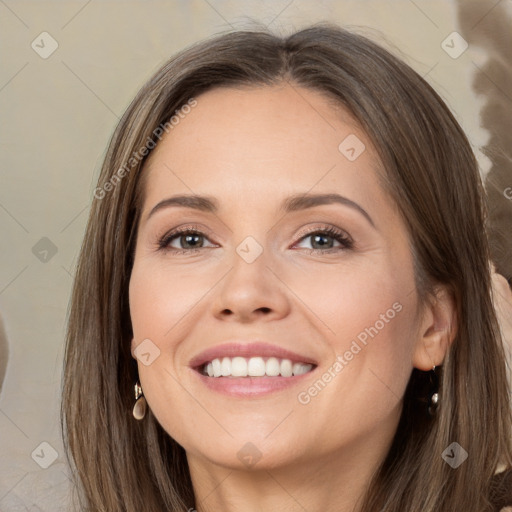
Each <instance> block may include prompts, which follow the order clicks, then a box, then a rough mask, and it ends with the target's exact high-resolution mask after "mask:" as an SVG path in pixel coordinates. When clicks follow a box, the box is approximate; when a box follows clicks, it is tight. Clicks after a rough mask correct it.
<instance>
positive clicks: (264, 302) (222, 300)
mask: <svg viewBox="0 0 512 512" xmlns="http://www.w3.org/2000/svg"><path fill="white" fill-rule="evenodd" d="M268 260H269V258H267V257H266V253H265V251H263V253H262V254H261V255H260V256H259V257H258V258H257V259H256V260H255V261H253V262H252V263H248V262H247V261H245V260H244V259H243V258H242V257H240V256H239V255H238V254H237V253H235V255H234V257H233V260H232V266H231V269H230V270H229V271H228V272H227V273H226V274H225V276H224V277H223V278H222V280H221V282H220V283H219V284H218V286H217V287H216V291H215V297H214V299H213V302H212V307H213V314H214V316H215V317H216V318H218V319H221V320H224V321H226V320H230V321H233V322H239V323H250V322H253V321H256V320H259V321H261V320H265V321H271V320H276V319H279V318H283V317H285V316H286V315H288V313H289V310H290V300H289V293H290V292H289V290H288V288H287V287H286V285H285V283H284V282H283V280H282V278H280V276H279V272H278V271H276V269H273V268H271V267H270V266H269V263H270V262H269V261H268Z"/></svg>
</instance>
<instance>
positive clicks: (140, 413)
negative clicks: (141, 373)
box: [133, 381, 148, 420]
mask: <svg viewBox="0 0 512 512" xmlns="http://www.w3.org/2000/svg"><path fill="white" fill-rule="evenodd" d="M147 407H148V403H147V402H146V399H145V398H144V394H143V393H142V388H141V387H140V382H139V381H137V382H136V383H135V405H134V406H133V417H134V418H135V419H136V420H142V419H143V418H144V416H146V409H147Z"/></svg>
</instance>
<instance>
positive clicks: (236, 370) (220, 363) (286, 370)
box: [203, 357, 313, 377]
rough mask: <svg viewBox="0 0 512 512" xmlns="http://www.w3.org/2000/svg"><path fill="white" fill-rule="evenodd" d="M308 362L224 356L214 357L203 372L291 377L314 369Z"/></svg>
mask: <svg viewBox="0 0 512 512" xmlns="http://www.w3.org/2000/svg"><path fill="white" fill-rule="evenodd" d="M312 368H313V365H312V364H308V363H292V362H291V361H290V360H289V359H278V358H277V357H269V358H268V359H267V360H266V361H265V359H264V358H263V357H251V358H245V357H233V358H231V357H223V358H222V359H219V358H217V359H214V360H213V361H210V362H209V363H207V364H205V365H204V367H203V374H204V375H208V376H209V377H264V376H267V377H277V376H279V375H280V376H281V377H291V376H293V375H303V374H304V373H308V372H310V371H311V370H312Z"/></svg>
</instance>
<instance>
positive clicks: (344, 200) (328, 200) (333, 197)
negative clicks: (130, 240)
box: [146, 194, 375, 228]
mask: <svg viewBox="0 0 512 512" xmlns="http://www.w3.org/2000/svg"><path fill="white" fill-rule="evenodd" d="M336 203H338V204H342V205H344V206H348V207H350V208H352V209H354V210H356V211H357V212H359V213H360V214H361V215H363V217H364V218H365V219H366V220H367V221H368V222H369V223H370V224H371V225H372V226H373V227H374V228H375V223H374V222H373V220H372V218H371V217H370V215H369V214H368V212H367V211H366V210H365V209H364V208H363V207H362V206H360V205H359V204H357V203H356V202H354V201H352V200H351V199H348V197H344V196H341V195H339V194H295V195H292V196H290V197H287V198H286V199H285V200H284V201H283V202H282V204H281V206H280V211H281V212H283V213H289V212H296V211H299V210H306V209H308V208H314V207H315V206H322V205H326V204H336ZM169 207H184V208H192V209H194V210H199V211H202V212H208V213H216V212H218V210H219V203H218V201H217V200H216V199H215V198H214V197H211V196H201V195H196V194H187V195H177V196H172V197H168V198H167V199H164V200H163V201H160V202H159V203H158V204H156V205H155V206H154V207H153V208H152V209H151V211H150V212H149V214H148V216H147V219H146V220H149V218H150V217H151V216H152V215H154V214H155V213H156V212H157V211H159V210H162V209H163V208H169Z"/></svg>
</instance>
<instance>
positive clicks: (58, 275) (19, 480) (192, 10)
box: [0, 0, 512, 512]
mask: <svg viewBox="0 0 512 512" xmlns="http://www.w3.org/2000/svg"><path fill="white" fill-rule="evenodd" d="M255 21H256V22H258V23H262V24H264V25H266V26H268V27H269V28H271V29H272V30H273V31H275V32H276V33H278V34H282V35H285V34H288V33H289V32H291V31H293V30H295V29H299V28H302V27H304V26H306V25H308V24H310V23H314V22H318V21H331V22H335V23H338V24H340V25H342V26H345V27H347V28H353V29H354V30H357V31H358V32H359V33H362V34H364V35H366V36H368V37H370V38H371V39H373V40H375V41H377V42H378V43H380V44H382V45H383V46H385V47H387V48H388V49H390V50H391V51H392V52H393V53H395V54H396V55H397V56H399V57H400V58H402V59H404V60H405V61H406V62H407V63H408V64H409V65H411V66H412V67H413V68H414V69H415V70H416V71H417V72H418V73H420V74H421V75H422V76H423V77H424V78H425V79H426V80H427V81H428V82H429V83H430V84H431V85H432V86H433V87H434V88H435V89H436V90H437V92H438V93H439V94H440V95H441V96H442V98H443V99H444V100H445V101H446V103H447V104H448V105H449V107H450V108H451V109H452V111H453V112H454V114H455V116H456V118H457V119H458V121H459V122H460V124H461V125H462V127H463V129H464V130H465V131H466V133H467V135H468V137H469V139H470V141H471V143H472V145H473V147H474V149H475V153H476V155H477V157H478V160H479V163H480V166H481V173H482V178H483V180H485V183H486V187H487V190H488V198H489V210H490V219H489V220H490V224H489V229H490V234H491V242H492V250H493V259H494V263H495V265H496V267H497V270H498V271H499V272H500V273H501V274H503V275H504V276H505V278H506V279H508V281H509V283H510V282H511V278H512V155H511V152H512V149H511V148H512V140H511V139H512V30H511V27H512V1H511V0H460V2H457V1H455V0H442V1H441V0H414V1H413V0H353V1H349V0H342V1H340V0H337V1H329V0H318V1H313V0H250V1H228V0H191V1H185V0H181V1H180V0H168V1H153V0H152V1H150V0H138V1H120V0H80V1H78V0H76V1H75V0H74V1H53V2H48V1H43V0H37V1H17V0H0V56H1V62H2V65H1V67H0V116H1V123H0V146H1V151H0V230H1V236H0V258H1V259H0V511H1V512H13V511H27V510H28V511H52V512H58V511H65V510H69V508H70V506H69V499H70V498H69V497H70V487H69V478H68V469H67V466H66V459H65V456H64V453H63V449H62V443H61V432H60V425H59V404H60V402H59V397H60V385H61V374H62V359H63V352H64V333H65V322H66V315H67V308H68V301H69V298H70V291H71V285H72V280H73V274H74V268H75V264H76V258H77V254H78V251H79V248H80V244H81V240H82V236H83V233H84V229H85V224H86V220H87V216H88V212H89V206H90V204H91V202H92V199H93V191H94V188H95V187H96V180H97V177H98V174H99V169H100V166H101V162H102V159H103V156H104V153H105V150H106V145H107V142H108V140H109V138H110V135H111V134H112V132H113V130H114V128H115V126H116V124H117V122H118V120H119V119H120V117H121V116H122V114H123V112H124V110H125V108H126V107H127V106H128V104H129V102H130V101H131V99H132V98H133V96H134V95H135V93H136V92H137V91H138V89H139V88H140V87H141V86H142V85H143V83H144V82H145V81H146V80H147V79H148V78H149V77H150V75H152V74H153V73H154V72H155V71H156V70H157V69H158V68H159V67H160V66H161V65H162V64H163V63H164V61H166V60H167V59H168V58H169V57H170V56H171V55H172V54H174V53H175V52H177V51H179V50H181V49H183V48H184V47H186V46H187V45H189V44H191V43H193V42H195V41H197V40H199V39H202V38H205V37H207V36H209V35H212V34H215V33H219V32H225V31H228V30H232V29H236V28H248V27H251V25H252V24H253V22H255ZM505 288H506V287H505ZM505 288H502V290H503V293H506V290H505ZM511 326H512V319H510V318H509V323H508V324H507V325H506V326H504V329H507V330H508V332H510V330H511ZM89 398H90V399H91V400H94V399H95V397H93V396H91V397H89Z"/></svg>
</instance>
